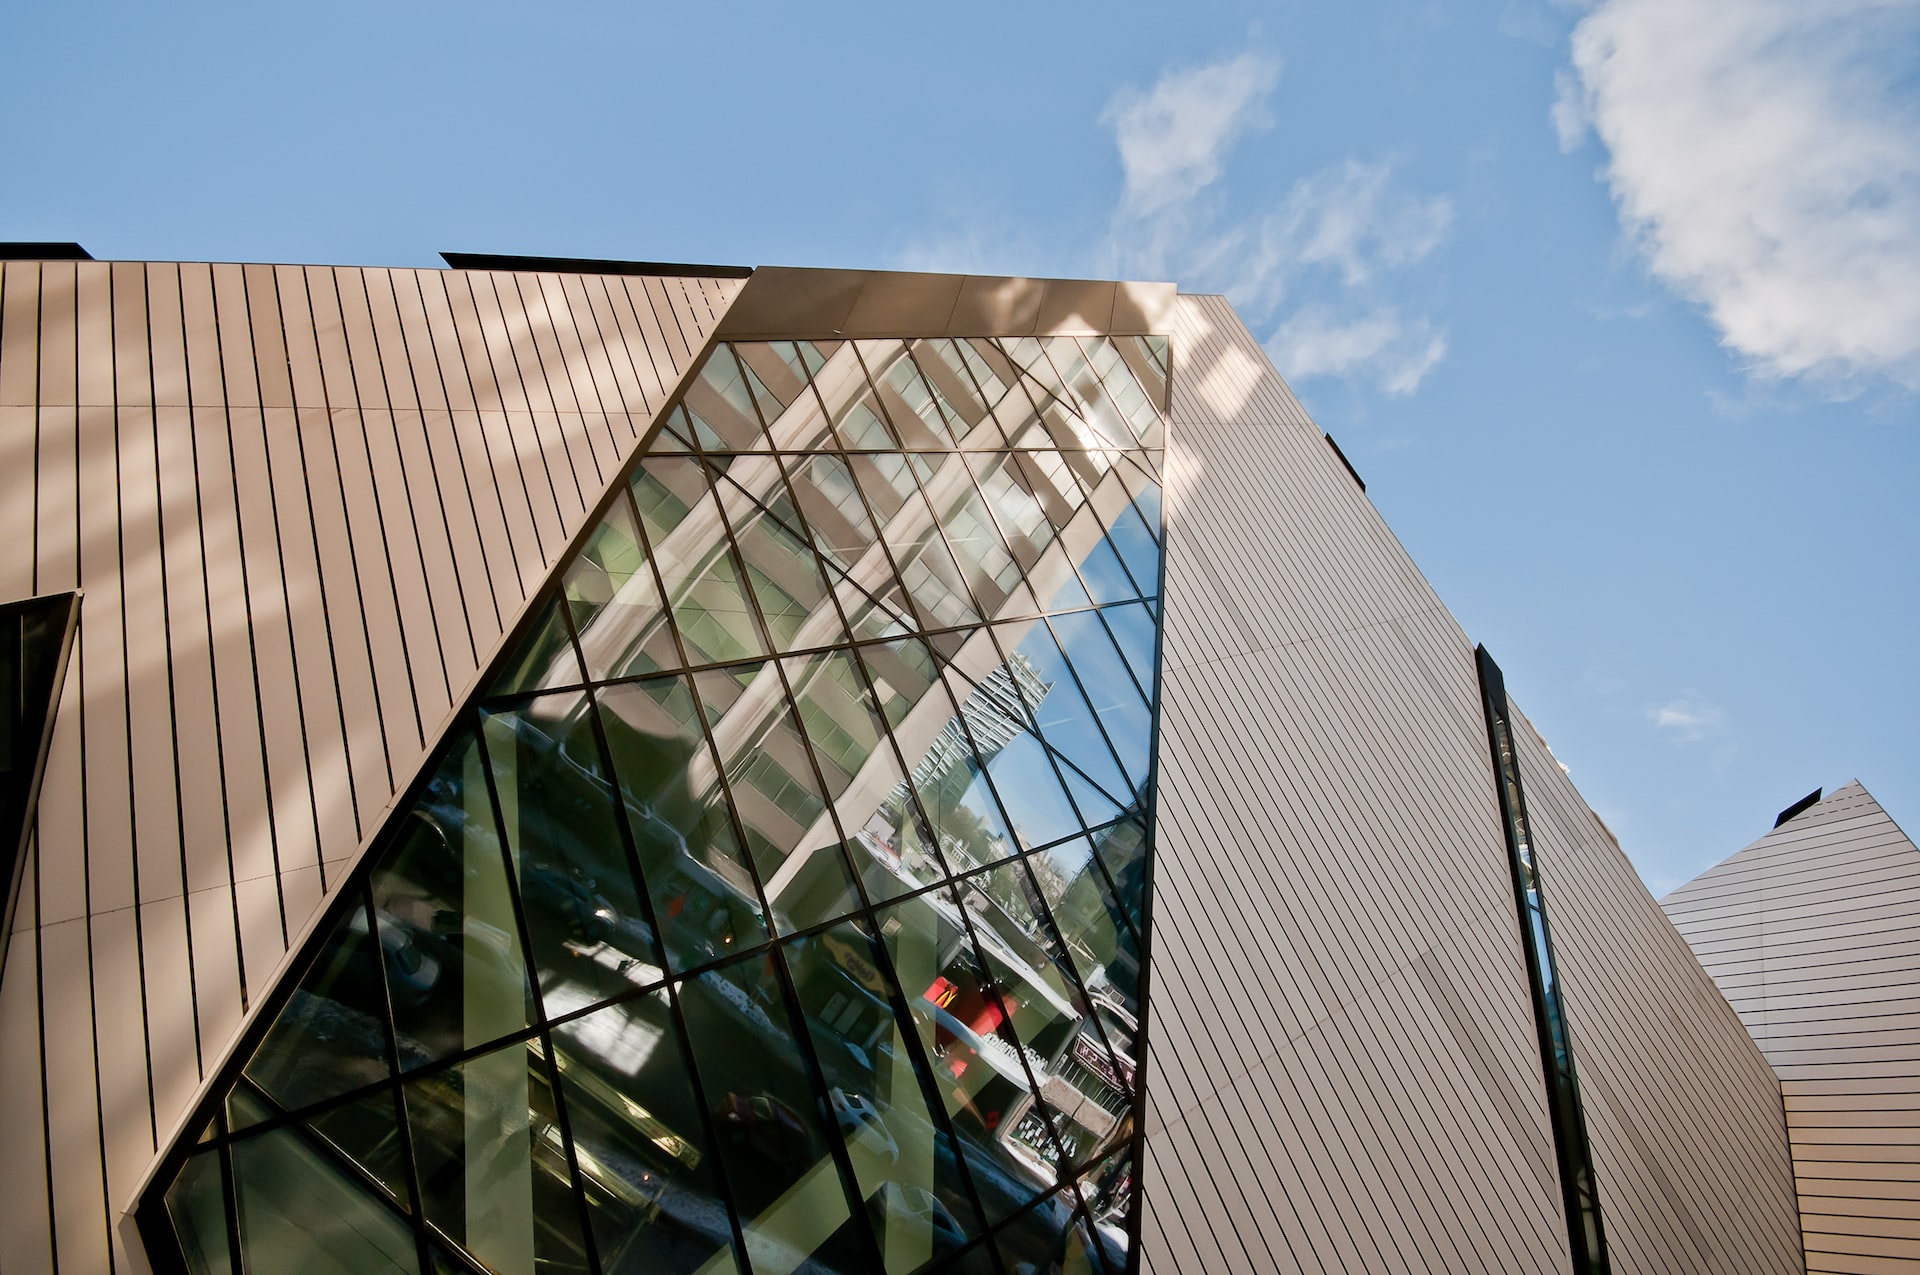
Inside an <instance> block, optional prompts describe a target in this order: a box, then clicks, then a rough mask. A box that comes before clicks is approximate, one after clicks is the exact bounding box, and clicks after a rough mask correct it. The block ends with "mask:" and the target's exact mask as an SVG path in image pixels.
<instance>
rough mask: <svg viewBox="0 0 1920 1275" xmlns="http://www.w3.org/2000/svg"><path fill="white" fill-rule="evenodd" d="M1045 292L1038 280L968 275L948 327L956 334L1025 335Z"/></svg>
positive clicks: (1034, 318)
mask: <svg viewBox="0 0 1920 1275" xmlns="http://www.w3.org/2000/svg"><path fill="white" fill-rule="evenodd" d="M1045 291H1046V284H1045V283H1044V282H1043V281H1042V280H1039V279H1000V278H993V277H990V276H984V275H968V276H967V277H966V280H965V282H964V283H963V284H962V286H961V288H960V296H959V299H958V301H957V302H956V303H955V305H954V307H953V317H952V319H951V320H950V321H949V326H948V330H949V331H951V332H952V333H953V334H954V335H955V336H1025V335H1026V334H1027V333H1029V332H1032V331H1033V325H1034V323H1035V321H1036V320H1038V319H1039V317H1040V298H1041V294H1042V293H1044V292H1045Z"/></svg>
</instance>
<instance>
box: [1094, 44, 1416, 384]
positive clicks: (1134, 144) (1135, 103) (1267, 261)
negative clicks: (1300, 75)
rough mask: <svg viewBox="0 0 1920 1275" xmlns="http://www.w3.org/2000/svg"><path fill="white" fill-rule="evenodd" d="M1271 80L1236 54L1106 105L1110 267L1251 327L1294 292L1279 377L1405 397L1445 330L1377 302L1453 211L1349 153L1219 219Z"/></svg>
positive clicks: (1255, 60)
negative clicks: (1118, 188)
mask: <svg viewBox="0 0 1920 1275" xmlns="http://www.w3.org/2000/svg"><path fill="white" fill-rule="evenodd" d="M1279 75H1280V64H1279V62H1278V61H1277V60H1276V59H1274V58H1272V57H1270V56H1267V55H1264V54H1258V53H1242V54H1239V55H1237V56H1235V57H1232V58H1228V59H1225V60H1223V61H1220V62H1215V63H1210V64H1208V65H1205V66H1200V67H1192V68H1187V69H1183V70H1179V71H1170V72H1168V73H1167V74H1165V75H1162V76H1161V77H1160V79H1159V80H1158V81H1157V82H1156V83H1155V84H1154V86H1153V87H1152V88H1151V89H1148V90H1147V91H1145V92H1140V91H1137V90H1129V91H1126V92H1123V93H1121V94H1120V95H1118V96H1116V97H1115V98H1114V99H1113V101H1112V102H1111V103H1109V104H1108V106H1107V109H1106V111H1105V112H1104V113H1103V114H1102V116H1101V120H1102V121H1103V122H1104V123H1106V124H1108V125H1110V126H1111V127H1112V128H1113V134H1114V143H1115V145H1116V146H1117V147H1118V148H1119V152H1120V163H1121V167H1122V169H1123V171H1124V172H1125V175H1126V190H1125V192H1124V194H1123V195H1122V196H1121V199H1120V201H1119V204H1118V206H1117V207H1116V209H1115V210H1114V216H1113V227H1112V236H1111V240H1110V245H1109V260H1108V262H1107V263H1106V264H1107V267H1108V268H1110V269H1112V270H1113V271H1114V272H1115V273H1117V274H1120V275H1123V276H1128V277H1146V278H1163V279H1165V278H1172V279H1177V280H1179V281H1180V282H1181V283H1182V284H1184V285H1185V286H1187V287H1189V288H1210V289H1218V290H1219V291H1221V292H1224V293H1226V294H1227V296H1228V297H1229V298H1230V299H1231V300H1232V301H1233V303H1234V305H1235V306H1236V307H1237V308H1239V310H1240V311H1241V312H1242V313H1243V314H1245V315H1246V316H1247V317H1248V319H1249V320H1250V321H1252V322H1254V323H1256V324H1258V323H1263V322H1269V321H1271V320H1272V319H1273V317H1274V316H1275V315H1276V314H1277V313H1279V312H1280V310H1281V308H1282V304H1283V303H1284V302H1287V301H1288V300H1289V298H1290V297H1291V295H1292V294H1293V293H1294V292H1296V291H1301V290H1306V291H1309V292H1312V293H1314V294H1316V295H1317V296H1318V297H1319V298H1320V299H1318V300H1314V301H1310V302H1309V303H1307V304H1305V305H1299V306H1297V307H1296V309H1295V311H1294V313H1293V314H1292V315H1291V316H1289V317H1288V318H1287V319H1286V320H1285V322H1283V323H1281V324H1280V326H1279V328H1278V329H1277V330H1276V331H1275V332H1274V334H1273V336H1272V338H1271V339H1270V340H1269V342H1268V350H1269V352H1270V353H1272V354H1273V356H1274V358H1275V361H1276V362H1277V363H1278V364H1279V365H1280V367H1281V369H1282V371H1283V372H1285V373H1286V374H1287V375H1289V376H1292V377H1295V378H1303V377H1309V376H1348V377H1361V378H1365V379H1368V380H1371V381H1373V382H1374V383H1375V384H1376V385H1378V387H1379V388H1380V389H1381V390H1382V391H1383V392H1385V393H1387V394H1390V395H1403V394H1410V393H1412V392H1413V391H1414V389H1415V388H1417V387H1418V386H1419V384H1420V382H1421V380H1422V379H1423V378H1424V377H1425V376H1426V374H1427V373H1428V372H1429V371H1431V370H1432V368H1433V367H1434V365H1435V364H1436V363H1438V362H1439V361H1440V360H1441V359H1442V358H1443V357H1445V355H1446V349H1447V342H1446V335H1445V333H1444V332H1440V331H1437V330H1436V329H1435V328H1434V326H1433V324H1432V323H1431V322H1429V321H1428V320H1427V319H1424V318H1417V317H1415V318H1403V317H1402V316H1401V314H1400V311H1399V310H1398V308H1396V307H1395V306H1394V305H1392V304H1390V303H1389V301H1388V299H1387V298H1385V297H1384V296H1383V295H1382V293H1383V292H1384V287H1383V282H1382V276H1384V275H1388V274H1390V273H1391V272H1392V271H1394V270H1397V269H1400V268H1402V267H1405V266H1409V265H1412V264H1413V263H1415V262H1418V261H1420V260H1422V259H1424V258H1425V257H1427V256H1428V255H1430V254H1431V253H1432V252H1433V251H1434V249H1435V248H1437V247H1438V246H1439V245H1440V243H1441V242H1442V241H1443V240H1444V239H1445V238H1446V235H1447V231H1448V229H1449V228H1450V227H1451V225H1452V222H1453V205H1452V204H1451V202H1449V201H1448V200H1447V199H1445V198H1444V197H1440V196H1432V197H1420V196H1416V195H1412V194H1409V193H1408V192H1406V191H1405V190H1403V189H1401V188H1400V186H1399V185H1398V184H1397V183H1396V182H1395V180H1394V166H1393V164H1392V163H1390V162H1381V163H1363V162H1361V161H1359V160H1354V159H1348V160H1346V161H1345V162H1344V163H1340V164H1335V165H1333V166H1331V167H1329V168H1326V169H1324V170H1322V171H1320V172H1318V173H1314V174H1312V175H1311V176H1308V177H1304V178H1302V179H1300V180H1299V181H1297V182H1295V183H1294V184H1293V186H1292V188H1291V189H1290V190H1289V191H1288V193H1287V196H1286V198H1285V199H1284V200H1282V201H1281V203H1280V204H1279V206H1278V207H1274V208H1272V209H1271V210H1270V211H1268V212H1266V213H1264V214H1254V215H1250V216H1246V215H1243V216H1238V217H1226V216H1223V215H1222V209H1223V207H1224V206H1225V204H1226V202H1227V195H1228V193H1229V192H1228V191H1227V189H1226V186H1225V184H1224V183H1223V182H1222V179H1223V177H1225V176H1226V161H1227V157H1228V154H1229V152H1230V151H1231V150H1232V148H1233V146H1234V145H1235V143H1237V142H1238V141H1239V140H1241V139H1242V138H1243V137H1245V136H1246V135H1247V134H1248V133H1250V132H1253V131H1256V130H1258V129H1262V128H1266V127H1268V126H1270V125H1271V124H1272V122H1273V121H1272V116H1271V114H1270V113H1269V111H1268V105H1267V103H1268V99H1269V97H1270V96H1271V95H1272V93H1273V90H1274V88H1275V86H1276V85H1277V84H1278V83H1279ZM1328 296H1332V297H1334V298H1337V300H1335V301H1332V302H1329V301H1328V300H1326V299H1325V298H1327V297H1328Z"/></svg>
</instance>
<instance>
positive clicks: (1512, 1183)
mask: <svg viewBox="0 0 1920 1275" xmlns="http://www.w3.org/2000/svg"><path fill="white" fill-rule="evenodd" d="M1175 313H1176V322H1175V328H1174V333H1175V335H1174V350H1175V380H1174V384H1175V395H1174V401H1173V421H1172V426H1171V428H1170V432H1169V455H1168V501H1169V504H1168V508H1169V514H1168V519H1169V528H1170V530H1169V536H1168V564H1167V582H1166V607H1167V612H1166V634H1165V669H1164V679H1165V680H1164V689H1163V693H1162V705H1161V714H1162V716H1161V753H1160V778H1159V790H1158V801H1159V808H1158V824H1157V834H1156V835H1157V847H1158V848H1157V852H1156V859H1155V872H1154V902H1153V925H1152V947H1151V953H1150V958H1149V966H1150V975H1151V994H1150V1017H1149V1028H1148V1035H1149V1052H1150V1062H1149V1071H1148V1076H1147V1088H1148V1096H1149V1102H1150V1104H1151V1107H1152V1116H1151V1117H1150V1120H1149V1126H1148V1127H1149V1136H1148V1163H1147V1166H1146V1172H1147V1178H1146V1201H1147V1214H1146V1218H1145V1226H1144V1233H1143V1242H1142V1249H1143V1255H1144V1259H1145V1260H1144V1269H1146V1270H1150V1271H1157V1272H1162V1273H1163V1275H1164V1273H1167V1272H1182V1273H1183V1275H1185V1273H1188V1272H1193V1271H1201V1270H1205V1271H1226V1270H1280V1271H1339V1272H1362V1271H1383V1270H1394V1271H1461V1270H1471V1271H1476V1272H1477V1271H1540V1272H1564V1271H1567V1270H1569V1269H1570V1258H1569V1255H1568V1252H1567V1241H1566V1231H1565V1228H1564V1224H1563V1222H1562V1220H1561V1205H1560V1199H1559V1189H1558V1185H1557V1182H1556V1179H1555V1176H1554V1174H1555V1169H1554V1158H1553V1148H1552V1143H1551V1136H1552V1135H1551V1131H1550V1124H1549V1119H1548V1114H1547V1107H1546V1100H1545V1089H1544V1081H1543V1077H1542V1075H1541V1067H1540V1054H1539V1049H1538V1044H1537V1040H1536V1037H1535V1032H1534V1023H1533V1020H1532V1008H1531V1005H1530V1003H1529V1000H1528V990H1527V983H1526V974H1525V968H1524V966H1523V964H1522V960H1523V958H1522V951H1521V945H1520V935H1519V932H1518V924H1517V921H1516V917H1515V912H1514V906H1513V885H1512V881H1511V879H1510V875H1509V867H1508V863H1507V850H1506V847H1505V843H1504V841H1503V834H1502V831H1501V827H1500V822H1499V810H1498V806H1497V804H1496V800H1495V792H1494V786H1493V777H1492V772H1491V769H1490V762H1489V750H1488V744H1487V736H1486V726H1485V722H1484V718H1483V716H1482V712H1481V705H1480V697H1479V691H1478V688H1477V684H1476V682H1475V676H1474V667H1473V651H1472V646H1471V644H1470V643H1469V642H1468V641H1467V639H1466V637H1465V636H1464V634H1462V632H1461V631H1460V629H1459V627H1458V625H1457V624H1455V623H1454V621H1453V619H1452V617H1451V616H1449V615H1448V614H1447V612H1446V610H1445V608H1444V607H1443V606H1442V605H1441V604H1440V602H1439V600H1438V599H1437V598H1436V597H1435V596H1434V594H1433V592H1432V590H1431V589H1430V588H1429V587H1428V585H1427V583H1426V581H1425V580H1424V579H1423V578H1422V577H1421V576H1420V574H1419V572H1418V570H1417V569H1416V568H1415V567H1414V566H1413V564H1412V562H1411V561H1410V560H1409V559H1408V557H1407V556H1406V554H1405V552H1404V551H1403V550H1402V549H1401V547H1400V545H1399V544H1398V542H1397V541H1395V539H1394V538H1393V536H1392V534H1391V533H1390V532H1389V531H1388V530H1387V529H1386V527H1385V525H1384V523H1382V522H1381V520H1380V518H1379V516H1378V515H1377V513H1376V512H1375V511H1374V509H1373V507H1372V505H1371V504H1370V503H1369V502H1368V501H1367V499H1366V497H1365V496H1364V495H1363V494H1362V492H1361V489H1360V488H1359V486H1358V485H1357V484H1356V483H1355V482H1354V479H1353V477H1352V476H1351V475H1350V474H1349V472H1348V471H1347V469H1346V468H1345V467H1344V466H1342V464H1341V463H1340V460H1339V458H1338V457H1337V456H1336V455H1335V453H1334V452H1333V450H1332V449H1331V448H1329V447H1327V445H1326V443H1325V442H1324V441H1323V440H1322V437H1321V435H1320V433H1319V431H1318V430H1317V429H1315V428H1314V427H1313V425H1312V424H1311V422H1309V421H1308V420H1307V418H1306V415H1305V413H1304V412H1303V411H1302V410H1301V408H1300V407H1299V405H1298V404H1297V403H1296V402H1295V401H1294V400H1293V398H1292V396H1291V394H1289V393H1288V391H1287V389H1286V387H1285V385H1284V384H1283V383H1282V382H1281V381H1280V378H1279V377H1278V376H1277V375H1276V374H1275V373H1274V372H1273V371H1272V369H1271V367H1270V365H1269V364H1268V363H1267V362H1266V359H1265V356H1264V354H1262V352H1261V351H1260V349H1259V347H1258V344H1257V343H1256V342H1255V341H1254V340H1253V338H1252V337H1251V336H1250V335H1249V334H1248V333H1247V332H1246V330H1245V329H1244V328H1243V327H1242V326H1241V324H1240V323H1239V320H1238V319H1237V318H1236V317H1235V316H1234V315H1233V313H1232V311H1231V310H1230V309H1229V308H1228V306H1227V305H1226V303H1225V301H1224V300H1222V299H1220V298H1212V297H1183V298H1181V299H1180V301H1179V303H1178V305H1177V307H1176V312H1175ZM1521 733H1522V734H1526V735H1529V736H1530V735H1531V731H1530V729H1523V731H1522V732H1521ZM1544 757H1545V754H1544V751H1543V750H1542V751H1541V752H1539V753H1538V754H1537V755H1530V756H1529V758H1528V761H1527V773H1526V783H1527V793H1528V798H1529V803H1530V807H1533V806H1537V807H1539V809H1537V810H1536V811H1535V815H1534V818H1535V823H1536V827H1537V829H1538V837H1537V840H1538V846H1539V855H1540V858H1541V861H1542V863H1543V864H1544V865H1546V869H1545V870H1546V873H1547V876H1548V878H1549V890H1548V895H1547V906H1548V909H1549V911H1550V912H1551V914H1552V918H1553V926H1554V935H1555V940H1556V944H1557V945H1558V947H1559V950H1560V951H1561V953H1562V954H1563V955H1562V965H1563V974H1564V977H1565V981H1566V997H1567V1001H1568V1004H1569V1006H1570V1007H1571V1016H1572V1020H1573V1023H1574V1033H1575V1034H1574V1044H1575V1050H1576V1055H1577V1058H1578V1062H1579V1069H1580V1076H1581V1079H1582V1082H1583V1085H1584V1086H1585V1087H1586V1089H1587V1091H1588V1099H1587V1101H1588V1111H1589V1119H1590V1121H1591V1123H1592V1129H1591V1135H1592V1139H1593V1142H1594V1145H1595V1156H1596V1161H1597V1164H1598V1179H1599V1189H1600V1195H1601V1202H1602V1207H1603V1209H1604V1210H1605V1211H1606V1217H1607V1226H1608V1232H1609V1238H1610V1239H1611V1238H1612V1236H1613V1232H1614V1230H1615V1227H1616V1225H1617V1226H1618V1228H1619V1229H1620V1231H1621V1233H1622V1234H1621V1238H1620V1239H1619V1240H1618V1241H1616V1242H1615V1244H1614V1261H1613V1270H1614V1271H1615V1272H1621V1273H1624V1272H1629V1271H1671V1272H1693V1271H1721V1270H1724V1271H1741V1272H1772V1271H1781V1272H1784V1271H1794V1270H1798V1269H1799V1262H1798V1253H1797V1248H1796V1246H1795V1245H1794V1243H1793V1242H1792V1236H1793V1233H1794V1217H1793V1198H1792V1186H1791V1178H1790V1175H1789V1171H1788V1166H1787V1159H1786V1148H1785V1136H1784V1131H1783V1130H1782V1128H1781V1127H1780V1120H1779V1105H1778V1091H1777V1088H1776V1087H1775V1085H1774V1082H1773V1079H1772V1076H1771V1074H1770V1072H1769V1071H1768V1069H1767V1067H1766V1064H1765V1062H1764V1061H1763V1060H1762V1059H1761V1058H1760V1056H1759V1054H1758V1053H1757V1051H1755V1050H1754V1049H1753V1048H1752V1045H1751V1043H1750V1042H1749V1041H1747V1040H1746V1039H1745V1037H1744V1033H1742V1032H1741V1031H1740V1029H1739V1026H1738V1023H1737V1022H1736V1021H1735V1019H1734V1016H1733V1015H1732V1013H1731V1011H1730V1010H1728V1009H1727V1007H1726V1006H1725V1004H1724V1003H1723V1002H1721V1001H1720V999H1719V997H1718V996H1717V994H1716V993H1715V992H1714V990H1713V988H1712V985H1711V983H1710V982H1709V981H1708V980H1707V979H1706V977H1705V975H1704V974H1702V973H1701V971H1700V969H1699V966H1698V964H1697V963H1696V962H1695V961H1694V960H1693V959H1692V957H1691V956H1690V955H1689V954H1688V953H1687V951H1686V947H1685V944H1684V943H1683V942H1682V941H1681V940H1680V939H1679V937H1678V936H1677V935H1676V934H1674V933H1673V931H1672V929H1671V927H1668V926H1667V925H1666V924H1665V922H1664V921H1663V920H1662V919H1661V917H1660V913H1659V910H1658V908H1657V906H1656V905H1655V904H1654V902H1653V900H1652V899H1651V898H1650V897H1649V896H1648V895H1647V893H1646V890H1645V888H1644V887H1643V886H1641V885H1640V883H1639V881H1638V880H1637V878H1635V877H1634V876H1633V873H1632V870H1631V868H1630V867H1629V866H1628V865H1627V863H1626V860H1625V859H1624V858H1622V857H1621V856H1620V855H1619V851H1618V850H1617V848H1615V847H1614V846H1613V844H1612V841H1611V838H1604V834H1603V833H1601V832H1600V830H1599V825H1598V821H1597V820H1595V819H1594V818H1593V816H1592V815H1591V814H1590V813H1589V812H1587V811H1586V808H1585V806H1584V805H1583V804H1582V803H1580V801H1579V798H1578V796H1577V794H1575V793H1574V792H1573V790H1572V788H1571V786H1570V785H1568V784H1567V783H1566V781H1565V778H1564V776H1563V775H1562V774H1561V772H1560V771H1559V769H1558V767H1557V766H1554V765H1553V764H1552V763H1551V761H1550V760H1546V761H1545V762H1544V763H1543V762H1542V760H1541V759H1542V758H1544ZM1542 764H1544V765H1545V766H1546V767H1547V768H1548V769H1549V770H1550V771H1551V774H1536V772H1538V771H1540V770H1541V766H1542ZM1536 790H1537V791H1536ZM1596 836H1600V837H1602V838H1603V840H1596ZM1614 948H1620V949H1626V950H1625V951H1624V952H1620V953H1615V952H1613V950H1612V949H1614ZM1603 954H1604V955H1603ZM1584 1024H1591V1026H1587V1027H1583V1025H1584ZM1609 1032H1619V1033H1623V1035H1622V1037H1621V1038H1620V1039H1617V1040H1607V1039H1605V1037H1606V1036H1607V1034H1608V1033H1609ZM1590 1038H1591V1039H1593V1044H1592V1046H1591V1047H1589V1046H1588V1044H1587V1042H1588V1040H1589V1039H1590ZM1595 1092H1598V1093H1599V1094H1601V1095H1603V1096H1602V1097H1600V1098H1599V1099H1596V1098H1595V1097H1594V1096H1593V1095H1594V1093H1595ZM1596 1108H1598V1109H1599V1110H1598V1111H1597V1112H1596ZM1769 1112H1770V1113H1771V1123H1769V1120H1768V1113H1769ZM1659 1175H1665V1177H1664V1181H1665V1182H1666V1183H1667V1184H1668V1185H1667V1186H1665V1187H1663V1186H1660V1185H1657V1184H1656V1183H1657V1182H1658V1181H1659V1180H1660V1179H1659ZM1702 1183H1707V1184H1711V1186H1710V1188H1709V1189H1711V1190H1714V1191H1717V1192H1719V1193H1720V1194H1721V1196H1722V1198H1717V1199H1713V1200H1706V1201H1701V1202H1697V1203H1691V1204H1689V1203H1685V1202H1676V1201H1675V1200H1674V1199H1673V1198H1672V1196H1673V1195H1674V1194H1676V1193H1678V1194H1682V1195H1684V1193H1686V1192H1688V1191H1690V1190H1693V1189H1695V1188H1697V1187H1699V1186H1700V1185H1701V1184H1702ZM1681 1214H1684V1220H1683V1219H1682V1217H1681V1216H1680V1215H1681ZM1616 1218H1617V1219H1618V1222H1617V1223H1616Z"/></svg>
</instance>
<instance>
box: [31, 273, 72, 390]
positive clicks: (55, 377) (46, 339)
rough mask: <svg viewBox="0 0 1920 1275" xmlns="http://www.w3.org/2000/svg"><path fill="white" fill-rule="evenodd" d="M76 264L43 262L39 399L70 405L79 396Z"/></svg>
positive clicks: (41, 277) (41, 274) (41, 275)
mask: <svg viewBox="0 0 1920 1275" xmlns="http://www.w3.org/2000/svg"><path fill="white" fill-rule="evenodd" d="M74 279H75V276H74V267H73V264H72V263H70V262H65V261H47V262H42V263H41V266H40V380H39V384H38V389H37V395H38V397H37V401H38V402H40V403H41V404H43V405H53V404H60V405H64V406H70V405H73V404H77V403H78V402H79V401H80V400H79V398H78V397H77V393H78V380H77V378H78V375H79V369H78V365H77V364H76V362H75V354H74V337H75V329H74V305H75V300H76V298H75V282H74Z"/></svg>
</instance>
